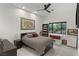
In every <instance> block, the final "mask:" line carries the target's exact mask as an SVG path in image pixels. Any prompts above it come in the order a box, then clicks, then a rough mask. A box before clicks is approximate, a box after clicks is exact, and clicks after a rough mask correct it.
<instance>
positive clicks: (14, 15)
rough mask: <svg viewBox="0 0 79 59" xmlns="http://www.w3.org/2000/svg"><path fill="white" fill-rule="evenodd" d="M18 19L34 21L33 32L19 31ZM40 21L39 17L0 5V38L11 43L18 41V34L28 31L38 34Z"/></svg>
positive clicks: (6, 5) (8, 5) (9, 6)
mask: <svg viewBox="0 0 79 59" xmlns="http://www.w3.org/2000/svg"><path fill="white" fill-rule="evenodd" d="M20 17H25V18H28V19H33V20H35V30H20ZM41 20H42V17H41V16H37V15H35V14H32V13H28V12H26V11H24V10H21V9H18V8H15V7H13V6H12V5H10V4H0V38H2V39H8V40H9V41H11V42H13V40H15V39H20V33H23V32H29V31H30V32H31V31H35V32H38V33H39V32H40V30H41V27H42V26H41V23H42V22H41Z"/></svg>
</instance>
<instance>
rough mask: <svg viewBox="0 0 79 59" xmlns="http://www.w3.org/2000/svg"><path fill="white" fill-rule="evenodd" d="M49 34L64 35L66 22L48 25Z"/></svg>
mask: <svg viewBox="0 0 79 59" xmlns="http://www.w3.org/2000/svg"><path fill="white" fill-rule="evenodd" d="M49 33H56V34H66V22H56V23H49Z"/></svg>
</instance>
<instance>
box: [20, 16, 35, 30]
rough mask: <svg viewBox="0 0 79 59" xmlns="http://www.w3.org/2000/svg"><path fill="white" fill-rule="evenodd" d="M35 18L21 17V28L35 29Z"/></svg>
mask: <svg viewBox="0 0 79 59" xmlns="http://www.w3.org/2000/svg"><path fill="white" fill-rule="evenodd" d="M34 29H35V20H31V19H27V18H23V17H21V30H34Z"/></svg>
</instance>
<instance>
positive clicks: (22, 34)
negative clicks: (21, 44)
mask: <svg viewBox="0 0 79 59" xmlns="http://www.w3.org/2000/svg"><path fill="white" fill-rule="evenodd" d="M28 33H29V34H30V33H34V32H27V33H21V39H22V37H23V36H24V35H27V34H28Z"/></svg>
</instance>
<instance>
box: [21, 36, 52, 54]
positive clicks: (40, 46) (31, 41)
mask: <svg viewBox="0 0 79 59" xmlns="http://www.w3.org/2000/svg"><path fill="white" fill-rule="evenodd" d="M52 41H53V40H52V39H51V38H50V37H43V36H39V37H32V38H28V37H27V35H25V36H24V37H23V38H22V42H23V43H24V44H26V45H28V46H30V47H32V48H34V49H35V50H36V51H37V52H39V53H43V52H44V50H45V48H46V46H47V45H49V44H50V43H52Z"/></svg>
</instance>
